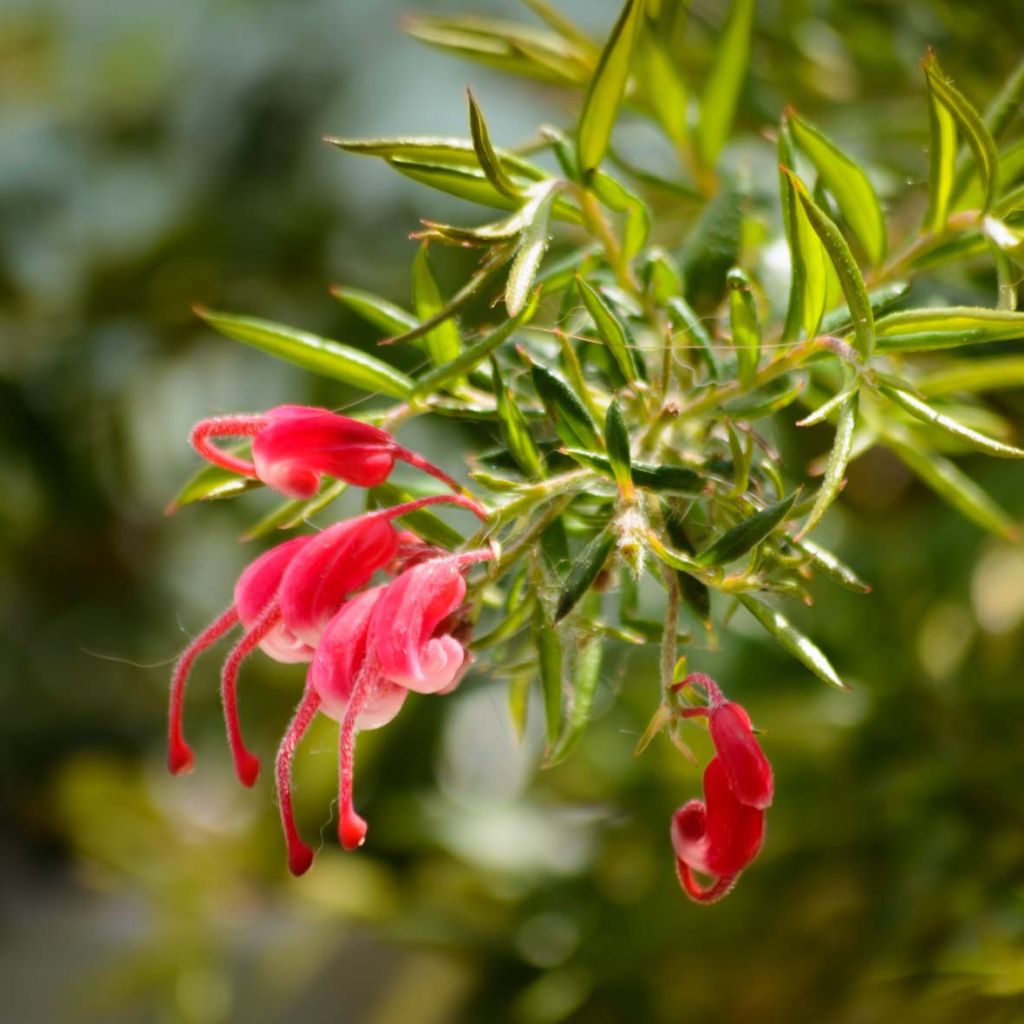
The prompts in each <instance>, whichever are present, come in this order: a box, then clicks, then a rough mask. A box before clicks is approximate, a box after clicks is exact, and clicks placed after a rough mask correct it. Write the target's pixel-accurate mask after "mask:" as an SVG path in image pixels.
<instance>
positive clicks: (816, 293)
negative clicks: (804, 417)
mask: <svg viewBox="0 0 1024 1024" xmlns="http://www.w3.org/2000/svg"><path fill="white" fill-rule="evenodd" d="M789 137H790V132H789V127H788V125H786V124H785V123H783V125H782V126H781V128H780V129H779V152H780V156H781V155H784V154H786V153H787V152H788V147H787V146H784V145H783V142H784V141H785V140H788V139H789ZM792 156H793V154H792V152H788V159H790V160H791V159H792ZM779 176H780V179H781V191H782V212H783V219H784V227H785V232H786V244H787V245H788V246H789V256H790V268H791V273H790V284H789V306H788V308H787V310H786V322H785V325H784V327H783V332H782V338H783V341H795V340H796V339H797V338H798V337H799V335H800V330H801V328H802V329H803V332H804V335H805V336H806V337H807V338H813V337H815V336H816V335H817V333H818V329H819V326H820V325H821V322H822V317H823V316H824V313H825V310H826V309H828V307H829V304H830V298H831V296H832V294H833V293H837V292H838V290H839V281H838V278H837V277H836V272H835V270H834V269H833V267H832V263H831V261H830V260H829V258H828V253H827V252H826V251H825V246H824V245H823V244H822V241H821V239H820V238H819V237H818V235H817V233H816V232H815V230H814V228H813V226H812V225H811V222H810V220H809V218H808V216H807V212H806V210H805V209H804V207H803V204H802V203H801V202H800V200H799V198H798V196H797V186H796V180H795V178H794V177H793V176H792V175H791V174H789V172H788V165H787V164H786V163H785V162H783V163H781V164H780V168H779Z"/></svg>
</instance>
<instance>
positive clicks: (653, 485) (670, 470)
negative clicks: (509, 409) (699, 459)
mask: <svg viewBox="0 0 1024 1024" xmlns="http://www.w3.org/2000/svg"><path fill="white" fill-rule="evenodd" d="M564 452H565V454H566V455H568V456H569V457H570V458H573V459H575V460H576V461H577V462H578V463H579V464H580V465H581V466H586V467H587V468H588V469H596V470H597V471H598V472H599V473H603V474H604V475H605V476H607V477H612V478H614V474H613V473H612V467H611V464H610V463H609V461H608V458H607V456H604V455H601V454H600V453H599V452H591V451H583V450H582V449H579V448H566V449H564ZM630 473H631V475H632V477H633V483H634V484H636V486H637V487H644V488H646V489H647V490H649V491H659V492H662V493H666V494H683V495H687V496H689V497H693V496H695V495H698V494H700V493H701V492H702V491H703V490H704V487H705V486H706V485H707V480H706V479H705V478H704V477H702V476H701V475H700V474H699V473H698V472H697V471H696V470H693V469H689V468H688V467H687V466H652V465H649V464H647V463H642V462H634V463H633V464H632V466H631V468H630Z"/></svg>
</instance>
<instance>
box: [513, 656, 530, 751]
mask: <svg viewBox="0 0 1024 1024" xmlns="http://www.w3.org/2000/svg"><path fill="white" fill-rule="evenodd" d="M532 682H533V673H532V672H517V673H516V674H515V675H513V677H512V678H511V679H510V680H509V683H508V716H509V718H511V719H512V728H513V729H514V730H515V734H516V742H517V743H522V742H523V737H524V736H525V735H526V723H527V716H528V715H529V711H530V684H531V683H532Z"/></svg>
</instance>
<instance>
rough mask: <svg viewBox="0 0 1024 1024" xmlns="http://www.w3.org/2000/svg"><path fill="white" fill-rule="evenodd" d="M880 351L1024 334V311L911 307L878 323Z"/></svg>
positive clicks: (922, 349)
mask: <svg viewBox="0 0 1024 1024" xmlns="http://www.w3.org/2000/svg"><path fill="white" fill-rule="evenodd" d="M875 331H876V334H877V337H878V350H879V351H880V352H927V351H930V350H932V349H942V348H953V347H955V346H958V345H975V344H980V343H982V342H988V341H1009V340H1012V339H1015V338H1024V313H1015V312H1013V311H1011V310H1002V309H987V308H985V307H981V306H949V307H945V308H936V309H907V310H901V311H900V312H898V313H887V314H886V315H885V316H883V317H879V319H878V322H877V323H876V324H875Z"/></svg>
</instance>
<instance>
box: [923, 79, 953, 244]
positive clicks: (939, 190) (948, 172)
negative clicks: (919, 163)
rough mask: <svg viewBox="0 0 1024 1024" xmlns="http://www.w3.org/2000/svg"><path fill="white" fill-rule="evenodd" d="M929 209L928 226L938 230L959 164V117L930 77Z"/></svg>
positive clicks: (926, 213)
mask: <svg viewBox="0 0 1024 1024" xmlns="http://www.w3.org/2000/svg"><path fill="white" fill-rule="evenodd" d="M928 84H929V89H928V124H929V133H930V141H929V144H928V209H927V211H926V212H925V215H924V226H925V227H926V228H927V229H928V230H929V231H932V232H934V233H936V234H938V233H939V232H941V231H942V230H943V228H944V227H945V226H946V217H947V216H948V215H949V205H950V202H951V201H952V198H953V183H954V171H955V167H956V120H955V118H954V117H953V114H952V113H951V111H950V110H949V108H948V107H947V106H946V105H945V104H944V103H943V102H942V101H941V100H940V99H939V97H938V96H937V95H936V94H935V90H934V89H932V88H930V86H931V77H930V76H929V77H928Z"/></svg>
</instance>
